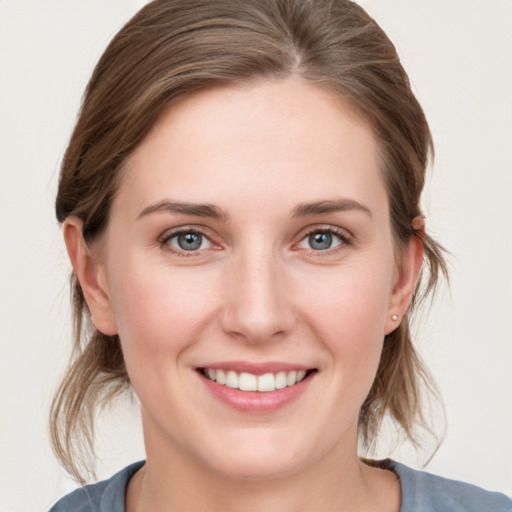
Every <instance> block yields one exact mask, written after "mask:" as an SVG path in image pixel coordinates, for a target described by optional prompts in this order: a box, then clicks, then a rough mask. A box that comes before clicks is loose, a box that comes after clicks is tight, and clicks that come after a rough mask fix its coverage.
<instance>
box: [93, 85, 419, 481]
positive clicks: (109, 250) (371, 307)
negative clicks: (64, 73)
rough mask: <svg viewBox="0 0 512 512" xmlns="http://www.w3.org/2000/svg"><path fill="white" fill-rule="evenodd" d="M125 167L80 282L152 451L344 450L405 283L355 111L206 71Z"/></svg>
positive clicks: (267, 459)
mask: <svg viewBox="0 0 512 512" xmlns="http://www.w3.org/2000/svg"><path fill="white" fill-rule="evenodd" d="M124 172H125V174H124V179H123V182H122V184H121V186H120V189H119V191H118V195H117V196H116V198H115V201H114V204H113V209H112V212H111V218H110V221H109V225H108V228H107V230H106V232H105V234H104V236H103V238H102V240H101V241H100V244H99V245H100V247H101V250H99V251H98V254H100V256H99V257H98V261H99V263H97V267H96V276H97V283H98V289H99V290H100V291H98V289H97V290H95V291H94V290H93V291H90V290H87V284H85V285H84V284H83V286H84V289H85V290H86V295H87V296H88V302H89V306H90V308H91V311H92V314H93V318H94V321H95V323H96V326H97V328H99V329H100V330H101V331H103V332H105V333H107V334H113V333H118V334H119V336H120V339H121V343H122V347H123V352H124V357H125V360H126V365H127V369H128V373H129V376H130V379H131V382H132V385H133V388H134V390H135V392H136V393H137V395H138V397H139V399H140V402H141V404H142V411H143V421H144V431H145V439H146V448H147V450H148V460H150V458H151V457H155V458H157V457H159V456H163V455H161V454H167V455H169V454H172V456H173V457H178V459H179V458H180V457H181V460H182V461H184V462H183V463H184V464H187V463H190V464H196V465H199V466H201V467H202V468H205V469H208V470H211V471H213V472H217V473H219V474H227V475H235V476H243V477H251V478H257V477H261V476H273V475H284V474H289V473H293V472H294V471H299V470H300V469H304V468H311V467H315V465H319V464H321V462H322V461H325V460H327V459H328V458H329V457H333V456H336V457H338V459H339V457H340V456H344V454H348V453H350V454H355V453H356V451H357V424H358V414H359V409H360V407H361V404H362V403H363V401H364V399H365V397H366V395H367V393H368V391H369V389H370V387H371V385H372V382H373V379H374V376H375V373H376V370H377V366H378V363H379V357H380V353H381V349H382V344H383V340H384V336H385V334H386V333H388V332H390V331H391V330H392V329H393V328H396V327H397V322H393V320H392V319H391V316H392V315H393V314H398V315H400V314H403V313H404V311H405V308H406V307H407V302H408V294H409V291H410V290H408V288H407V286H409V284H410V283H408V281H407V280H406V279H405V280H404V278H403V277H402V274H403V273H402V272H400V271H399V269H398V268H397V265H396V261H395V253H394V250H393V240H392V234H391V231H390V221H389V212H388V198H387V195H386V190H385V187H384V183H383V177H382V170H381V166H380V161H379V152H378V147H377V144H376V141H375V138H374V136H373V135H372V132H371V130H370V129H369V127H368V126H367V125H366V124H365V123H364V122H363V121H362V120H361V119H360V118H359V117H358V116H357V115H356V114H355V113H354V112H353V111H352V110H351V109H350V108H348V107H347V106H346V105H344V104H343V103H342V102H341V101H340V100H339V99H337V98H335V97H334V96H333V95H332V94H331V93H329V92H328V91H326V90H323V89H320V88H316V87H313V86H311V85H306V84H305V83H302V82H300V81H299V80H295V79H294V80H292V79H289V80H286V81H280V82H261V83H257V84H254V85H252V86H250V87H249V86H248V87H245V88H241V87H240V88H218V89H213V90H209V91H206V92H201V93H198V94H196V95H194V96H191V97H189V98H187V99H184V100H182V101H181V102H180V103H178V104H177V105H175V106H173V107H172V108H171V109H170V110H169V111H168V112H167V113H166V114H165V115H164V116H163V117H162V118H161V119H160V120H159V121H158V123H157V124H156V125H155V126H154V128H153V130H152V131H151V132H150V134H149V135H148V136H147V138H146V139H145V140H144V141H143V143H142V144H141V145H140V146H139V147H138V148H137V149H136V150H135V152H134V153H133V154H132V155H131V157H130V158H129V160H128V162H127V164H126V168H125V171H124ZM409 287H410V286H409ZM94 293H96V294H100V295H102V297H101V298H100V299H98V298H97V297H96V298H95V297H94ZM404 297H405V298H404Z"/></svg>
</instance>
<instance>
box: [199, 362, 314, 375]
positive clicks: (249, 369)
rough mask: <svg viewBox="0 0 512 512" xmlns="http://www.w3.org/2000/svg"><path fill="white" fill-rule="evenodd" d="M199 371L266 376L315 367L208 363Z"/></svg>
mask: <svg viewBox="0 0 512 512" xmlns="http://www.w3.org/2000/svg"><path fill="white" fill-rule="evenodd" d="M197 368H198V369H201V368H208V369H211V370H224V371H228V370H232V371H235V372H237V373H244V372H245V373H251V374H253V375H264V374H265V373H276V372H291V371H293V370H297V371H300V370H304V371H307V370H313V369H314V367H312V366H307V365H303V364H297V363H289V362H281V361H266V362H249V361H220V362H217V363H206V364H204V365H201V366H198V367H197Z"/></svg>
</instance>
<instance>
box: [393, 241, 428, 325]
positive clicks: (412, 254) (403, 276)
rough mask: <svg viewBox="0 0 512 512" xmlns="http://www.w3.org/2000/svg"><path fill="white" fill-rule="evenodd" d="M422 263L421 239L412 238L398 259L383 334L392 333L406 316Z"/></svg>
mask: <svg viewBox="0 0 512 512" xmlns="http://www.w3.org/2000/svg"><path fill="white" fill-rule="evenodd" d="M422 261H423V243H422V241H421V238H419V237H417V236H413V237H411V239H410V240H409V243H408V244H407V247H406V248H405V250H404V252H403V254H402V257H401V259H400V268H399V269H398V272H397V278H396V282H395V283H394V286H393V290H392V293H391V297H390V301H389V315H388V319H387V321H386V326H385V332H384V334H389V333H390V332H392V331H394V330H395V329H396V328H397V327H398V326H399V324H400V321H401V319H402V317H403V316H404V315H405V314H406V312H407V309H408V308H409V305H410V303H411V300H412V296H413V293H414V289H415V287H416V281H417V279H418V274H419V272H420V270H421V264H422Z"/></svg>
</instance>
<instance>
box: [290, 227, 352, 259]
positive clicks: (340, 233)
mask: <svg viewBox="0 0 512 512" xmlns="http://www.w3.org/2000/svg"><path fill="white" fill-rule="evenodd" d="M315 233H322V234H328V235H333V236H334V237H336V238H338V240H339V241H340V243H339V244H338V245H336V246H334V247H329V248H328V249H324V250H315V249H307V248H305V250H306V251H308V253H309V254H310V255H313V256H316V257H323V256H330V255H332V254H336V253H337V252H339V251H343V250H344V249H346V248H347V247H350V246H351V245H353V240H352V236H351V235H349V234H348V233H347V232H346V231H345V230H342V229H340V228H337V227H334V226H315V227H313V228H311V229H309V230H307V231H306V232H304V233H302V234H301V237H300V240H299V242H297V243H296V244H294V247H297V246H298V245H299V244H300V243H302V242H303V241H305V240H306V239H307V238H308V237H310V236H311V235H313V234H315ZM295 250H298V249H295Z"/></svg>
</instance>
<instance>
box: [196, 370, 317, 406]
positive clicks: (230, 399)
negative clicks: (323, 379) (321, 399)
mask: <svg viewBox="0 0 512 512" xmlns="http://www.w3.org/2000/svg"><path fill="white" fill-rule="evenodd" d="M315 374H316V372H313V373H312V374H310V375H308V376H307V377H306V378H305V379H304V380H301V381H300V382H299V383H297V384H294V385H293V386H288V387H286V388H283V389H276V390H275V391H264V392H261V391H240V390H239V389H235V388H230V387H228V386H224V385H222V384H217V383H216V382H214V381H212V380H210V379H208V378H206V377H204V376H203V375H201V374H199V376H200V378H201V380H202V381H203V382H204V384H205V385H206V387H207V388H208V389H209V391H210V392H211V393H212V394H213V395H214V396H215V397H216V398H217V399H219V400H220V401H221V402H223V403H225V404H226V405H228V406H230V407H231V408H233V409H236V410H237V411H242V412H249V413H254V414H265V413H270V412H274V411H277V410H279V409H281V408H282V407H285V406H286V405H288V404H289V403H291V402H293V401H294V400H296V399H297V398H299V396H301V395H302V394H303V393H304V392H305V391H306V389H307V388H308V386H309V384H310V382H311V380H312V379H313V378H314V375H315Z"/></svg>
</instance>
